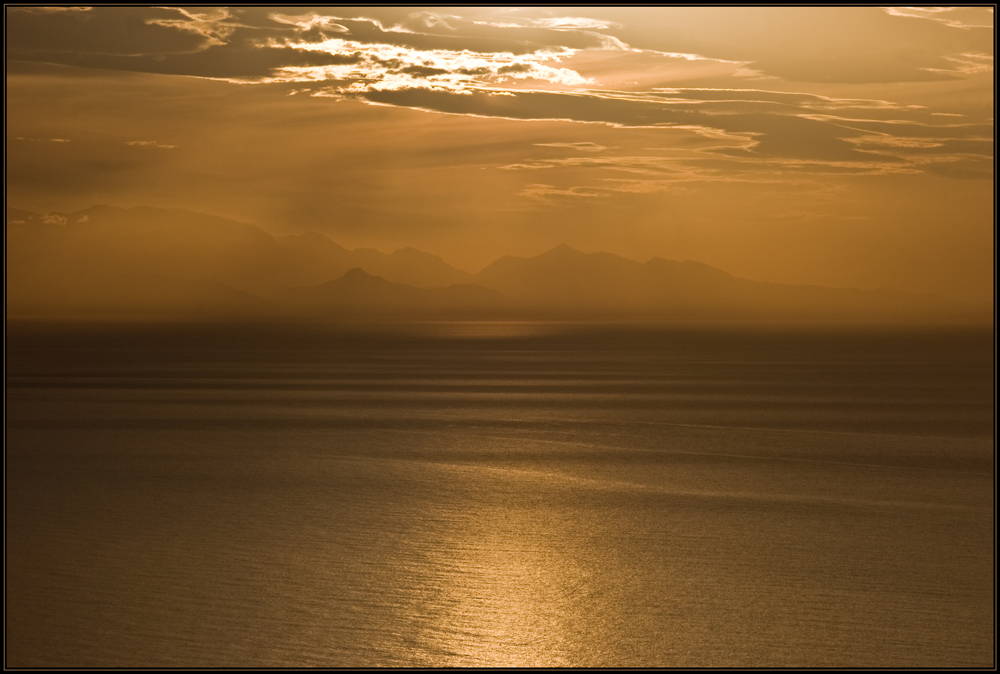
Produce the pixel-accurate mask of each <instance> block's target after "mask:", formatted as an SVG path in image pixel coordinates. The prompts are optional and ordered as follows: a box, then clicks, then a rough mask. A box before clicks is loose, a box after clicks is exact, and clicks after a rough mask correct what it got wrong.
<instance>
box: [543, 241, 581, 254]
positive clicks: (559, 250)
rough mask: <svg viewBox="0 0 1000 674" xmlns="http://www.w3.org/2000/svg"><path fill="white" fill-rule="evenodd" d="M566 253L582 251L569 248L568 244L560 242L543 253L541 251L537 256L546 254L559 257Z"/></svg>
mask: <svg viewBox="0 0 1000 674" xmlns="http://www.w3.org/2000/svg"><path fill="white" fill-rule="evenodd" d="M567 255H583V253H581V252H580V251H578V250H577V249H575V248H571V247H570V246H569V245H568V244H565V243H560V244H559V245H558V246H556V247H555V248H553V249H552V250H550V251H547V252H545V253H542V254H541V255H539V256H538V257H548V256H553V257H555V256H561V257H565V256H567Z"/></svg>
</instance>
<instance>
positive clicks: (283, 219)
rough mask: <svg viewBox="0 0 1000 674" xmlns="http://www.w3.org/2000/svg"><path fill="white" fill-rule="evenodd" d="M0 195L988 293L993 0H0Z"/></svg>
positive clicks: (382, 245) (350, 236)
mask: <svg viewBox="0 0 1000 674" xmlns="http://www.w3.org/2000/svg"><path fill="white" fill-rule="evenodd" d="M5 11H6V31H7V33H6V38H7V41H6V43H7V54H6V56H7V60H6V64H7V80H6V84H7V86H6V94H7V109H6V111H7V125H6V146H7V159H6V176H7V183H6V185H7V205H8V206H11V207H15V208H22V209H27V210H31V211H35V212H40V213H48V212H54V211H58V212H72V211H75V210H81V209H84V208H88V207H90V206H93V205H98V204H104V205H111V206H122V207H131V206H139V205H147V206H157V207H165V208H184V209H189V210H194V211H199V212H204V213H210V214H213V215H220V216H225V217H229V218H233V219H236V220H240V221H242V222H250V223H254V224H257V225H259V226H261V227H262V228H264V229H265V230H267V231H269V232H271V233H274V234H289V233H299V232H304V231H308V230H313V231H319V232H322V233H324V234H326V235H327V236H329V237H330V238H332V239H333V240H335V241H336V242H338V243H340V244H341V245H343V246H346V247H348V248H354V247H358V246H370V247H374V248H378V249H380V250H383V251H387V252H388V251H392V250H395V249H397V248H401V247H404V246H414V247H416V248H419V249H422V250H426V251H429V252H432V253H435V254H437V255H440V256H442V257H443V258H444V259H445V260H446V261H447V262H449V263H451V264H453V265H455V266H457V267H459V268H461V269H465V270H467V271H472V272H475V271H478V270H479V269H481V268H482V267H483V266H485V265H486V264H488V263H490V262H491V261H493V260H494V259H496V258H498V257H500V256H502V255H523V256H531V255H537V254H539V253H542V252H544V251H546V250H548V249H550V248H553V247H555V246H556V245H559V244H561V243H566V244H569V245H570V246H573V247H574V248H576V249H578V250H581V251H583V252H597V251H607V252H612V253H617V254H619V255H623V256H625V257H628V258H631V259H635V260H638V261H640V262H644V261H646V260H648V259H649V258H650V257H653V256H659V257H664V258H667V259H675V260H687V259H690V260H696V261H699V262H703V263H706V264H710V265H713V266H716V267H719V268H721V269H724V270H726V271H728V272H730V273H732V274H734V275H737V276H742V277H744V278H748V279H752V280H757V281H771V282H779V283H795V284H817V285H826V286H833V287H861V288H875V287H893V288H897V289H900V290H907V291H915V292H936V293H939V294H943V295H948V296H951V297H956V298H960V299H965V300H970V301H975V302H983V301H989V300H991V299H992V297H993V294H992V293H993V291H992V288H993V276H994V256H993V242H994V226H993V222H994V173H993V156H994V155H993V124H994V122H993V108H994V87H993V84H994V82H993V77H994V76H993V42H994V28H993V11H992V8H991V7H960V8H937V7H922V8H916V9H914V8H879V7H793V8H768V7H715V8H711V7H710V8H697V7H622V8H616V7H581V8H572V7H568V8H561V7H560V8H545V7H533V8H513V7H512V8H504V7H473V8H462V7H447V8H433V7H428V8H420V7H362V8H343V7H336V8H316V7H303V8H294V7H276V8H267V7H259V6H255V7H242V8H208V7H196V8H190V7H188V8H169V7H94V8H86V7H79V8H77V7H57V8H42V7H11V6H8V7H6V10H5Z"/></svg>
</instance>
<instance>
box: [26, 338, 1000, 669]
mask: <svg viewBox="0 0 1000 674" xmlns="http://www.w3.org/2000/svg"><path fill="white" fill-rule="evenodd" d="M6 355H7V432H6V435H7V437H6V439H7V448H6V469H7V470H6V545H7V549H6V553H7V559H6V561H7V574H6V593H7V596H6V611H7V615H6V618H7V623H6V655H7V666H9V667H23V666H38V667H81V666H109V667H137V666H215V667H219V666H232V667H245V666H307V667H308V666H504V665H522V666H526V665H535V666H596V665H608V666H664V667H671V666H696V667H702V666H720V667H728V666H739V667H745V666H751V667H752V666H857V667H861V666H872V667H884V666H895V667H913V666H928V667H935V666H973V667H976V666H979V667H992V666H994V664H995V650H994V649H995V637H994V629H995V624H994V607H995V586H994V561H995V560H994V551H995V550H994V544H995V541H994V435H993V402H994V397H993V373H994V365H993V336H992V332H991V331H989V330H986V331H978V332H977V331H974V330H957V329H956V330H950V331H933V330H921V331H917V330H909V331H894V330H888V329H882V330H877V331H876V330H871V329H869V330H848V329H832V328H830V329H824V328H808V329H806V328H794V327H784V328H775V327H765V326H744V327H725V326H722V327H719V326H716V327H709V326H698V325H680V326H657V325H645V326H640V325H632V326H613V327H599V326H593V325H583V324H577V325H569V324H537V323H535V324H518V323H460V324H446V323H419V324H395V325H390V324H386V325H381V326H352V327H343V326H341V327H336V326H322V325H314V326H306V325H298V326H260V325H248V326H240V327H232V326H230V327H224V326H217V327H212V326H164V325H161V326H152V325H132V326H117V327H115V326H107V325H104V326H102V325H82V324H81V325H77V326H65V325H63V326H58V325H53V324H48V325H43V324H15V323H9V324H8V342H7V354H6Z"/></svg>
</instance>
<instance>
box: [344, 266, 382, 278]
mask: <svg viewBox="0 0 1000 674" xmlns="http://www.w3.org/2000/svg"><path fill="white" fill-rule="evenodd" d="M341 278H343V279H347V280H351V279H368V278H377V277H375V276H372V275H371V274H369V273H368V272H366V271H365V270H364V269H362V268H361V267H353V268H351V269H348V270H347V271H346V272H344V275H343V276H342V277H341Z"/></svg>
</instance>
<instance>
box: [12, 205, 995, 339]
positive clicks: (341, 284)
mask: <svg viewBox="0 0 1000 674" xmlns="http://www.w3.org/2000/svg"><path fill="white" fill-rule="evenodd" d="M6 229H7V252H6V256H7V313H8V315H19V314H46V313H48V314H55V315H62V314H81V313H82V314H86V313H90V314H100V313H113V314H141V313H148V314H157V313H167V314H178V313H189V314H196V315H202V314H212V313H217V314H218V315H222V316H227V315H248V314H252V315H262V316H267V315H271V316H279V315H280V316H288V315H303V316H330V317H335V316H354V315H373V316H376V315H377V316H383V317H392V316H399V317H417V316H433V317H453V318H461V317H469V318H472V317H476V318H491V317H492V318H581V319H586V318H595V319H596V318H600V319H616V318H629V319H634V318H640V319H647V318H648V319H699V320H714V319H725V320H734V319H754V320H761V319H781V320H792V319H840V320H889V321H894V320H953V319H959V320H964V319H976V320H984V319H989V318H991V317H992V312H991V310H990V309H991V308H988V309H987V311H985V312H984V311H983V310H982V308H974V307H970V306H969V305H967V304H965V303H963V302H960V301H957V300H952V299H948V298H943V297H939V296H936V295H928V294H914V293H904V292H900V291H896V290H888V289H881V290H859V289H838V288H825V287H820V286H795V285H787V284H776V283H761V282H756V281H750V280H747V279H741V278H738V277H735V276H732V275H731V274H728V273H726V272H724V271H722V270H719V269H716V268H714V267H711V266H709V265H706V264H702V263H699V262H693V261H682V262H680V261H674V260H666V259H663V258H659V257H654V258H652V259H651V260H649V261H648V262H645V263H640V262H636V261H634V260H629V259H626V258H623V257H621V256H618V255H614V254H612V253H582V252H580V251H577V250H574V249H573V248H571V247H569V246H567V245H565V244H563V245H560V246H557V247H556V248H553V249H552V250H549V251H547V252H545V253H542V254H541V255H537V256H535V257H514V256H504V257H501V258H499V259H497V260H496V261H494V262H493V263H492V264H490V265H488V266H487V267H485V268H484V269H483V270H482V271H480V272H479V273H478V274H469V273H467V272H463V271H461V270H458V269H456V268H454V267H452V266H450V265H448V264H447V263H445V262H444V261H443V260H442V259H441V258H439V257H437V256H435V255H432V254H430V253H425V252H423V251H419V250H416V249H414V248H403V249H400V250H397V251H395V252H393V253H388V254H387V253H381V252H379V251H377V250H373V249H370V248H359V249H357V250H353V251H352V250H348V249H346V248H343V247H342V246H339V245H338V244H337V243H335V242H334V241H332V240H330V239H329V238H328V237H326V236H325V235H323V234H319V233H316V232H306V233H303V234H297V235H291V236H278V237H275V236H272V235H270V234H268V233H267V232H265V231H264V230H262V229H260V228H259V227H257V226H255V225H250V224H246V223H239V222H235V221H233V220H229V219H227V218H221V217H217V216H212V215H206V214H203V213H194V212H191V211H184V210H179V209H161V208H152V207H137V208H115V207H110V206H94V207H92V208H88V209H85V210H82V211H77V212H73V213H50V214H47V215H40V214H37V213H32V212H29V211H25V210H20V209H13V208H8V209H7V228H6Z"/></svg>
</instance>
